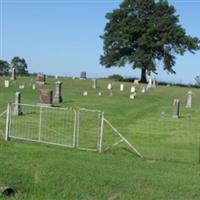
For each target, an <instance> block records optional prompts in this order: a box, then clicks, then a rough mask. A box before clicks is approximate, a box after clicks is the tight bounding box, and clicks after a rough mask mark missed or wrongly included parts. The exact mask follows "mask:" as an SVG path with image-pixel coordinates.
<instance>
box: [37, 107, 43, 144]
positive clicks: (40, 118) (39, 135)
mask: <svg viewBox="0 0 200 200" xmlns="http://www.w3.org/2000/svg"><path fill="white" fill-rule="evenodd" d="M41 128H42V106H40V116H39V132H38V141H39V142H40V141H41Z"/></svg>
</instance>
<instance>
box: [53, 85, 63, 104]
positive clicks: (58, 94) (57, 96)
mask: <svg viewBox="0 0 200 200" xmlns="http://www.w3.org/2000/svg"><path fill="white" fill-rule="evenodd" d="M61 91H62V82H60V81H56V87H55V94H54V97H53V103H61V102H62V101H63V99H62V95H61Z"/></svg>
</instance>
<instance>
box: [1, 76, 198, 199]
mask: <svg viewBox="0 0 200 200" xmlns="http://www.w3.org/2000/svg"><path fill="white" fill-rule="evenodd" d="M4 79H5V78H1V79H0V82H1V83H0V113H1V112H3V111H4V110H5V108H6V104H7V103H8V102H13V99H14V92H15V91H18V90H19V89H18V85H19V84H23V83H26V84H27V87H26V88H25V89H24V90H21V92H22V102H23V103H30V104H36V103H37V99H38V91H33V90H32V89H31V85H29V84H30V83H31V82H34V80H33V79H32V78H19V79H18V80H17V81H16V83H12V85H11V87H10V88H4V87H3V86H2V85H3V80H4ZM54 81H55V80H54V79H53V78H51V79H50V78H49V79H48V84H47V85H46V86H45V87H46V88H49V89H53V88H54ZM62 81H63V99H64V102H63V103H62V104H60V105H58V106H61V107H71V106H72V107H86V108H90V109H98V110H102V111H104V112H105V116H106V118H107V119H109V121H111V122H112V123H113V125H114V126H115V127H116V128H117V129H118V130H119V131H120V132H122V133H123V134H124V135H125V136H126V137H127V138H128V139H129V141H131V142H132V143H134V144H135V145H136V146H137V147H138V148H139V150H140V151H141V152H142V153H143V154H144V156H145V159H140V158H138V157H137V156H135V155H134V154H132V153H130V152H128V151H127V149H124V148H125V146H121V148H120V146H119V147H115V148H114V149H113V150H111V151H108V152H105V153H103V154H101V155H99V154H97V153H91V152H83V151H78V150H75V149H66V148H63V147H56V146H51V145H42V144H35V143H29V142H22V141H14V140H12V141H10V142H7V143H6V142H4V141H3V140H0V186H1V185H4V184H8V185H12V186H14V187H16V188H17V190H18V193H17V195H16V196H15V197H14V198H13V199H14V200H17V199H18V200H62V199H63V200H64V199H70V200H79V199H80V200H81V199H83V200H86V199H88V200H93V199H94V200H96V199H99V200H104V199H105V200H106V199H108V200H117V199H120V200H121V199H122V200H129V199H130V200H132V199H148V200H151V199H152V200H153V199H159V200H160V199H170V200H171V199H174V200H179V199H181V200H183V199H186V200H187V199H199V196H200V190H199V182H200V176H199V175H200V174H199V170H200V169H199V165H197V164H195V162H196V161H197V157H198V140H197V138H198V133H199V132H198V131H199V127H198V126H199V123H198V121H199V120H198V118H199V111H200V107H199V105H200V104H199V98H200V92H199V90H198V89H192V90H193V92H194V101H193V108H192V109H190V110H188V109H186V108H185V103H186V93H187V91H188V90H189V88H179V87H166V86H162V87H158V88H156V89H153V90H152V91H151V92H148V93H146V94H141V93H140V89H141V88H140V87H141V86H137V91H138V92H137V98H136V99H135V100H134V101H131V100H130V99H129V91H130V86H131V84H130V83H125V92H123V93H121V92H120V91H119V84H120V83H118V82H114V89H113V97H109V94H108V91H107V89H106V88H107V87H106V86H107V83H108V82H109V81H110V80H99V81H98V85H99V87H98V89H97V90H94V89H92V88H91V80H86V81H80V80H71V79H62ZM84 90H87V91H88V93H89V96H88V97H83V96H82V92H83V91H84ZM98 91H101V92H102V93H103V95H102V96H101V97H99V96H98V95H97V92H98ZM174 98H180V100H181V105H182V107H181V118H180V119H179V120H178V121H175V122H174V120H172V119H171V109H172V101H173V99H174ZM163 111H164V112H166V113H167V114H166V118H165V119H162V118H161V117H160V113H161V112H163ZM187 113H190V114H191V116H192V119H191V120H190V121H187V120H186V119H185V115H186V114H187ZM1 125H3V122H2V123H1ZM0 128H1V127H0ZM57 128H59V127H57ZM1 129H2V128H1ZM105 131H106V132H107V131H108V129H107V127H106V129H105ZM105 137H107V135H105ZM106 141H107V142H108V141H109V142H111V141H110V140H109V139H108V140H106ZM122 147H123V148H122ZM167 160H168V161H167ZM0 199H3V197H0Z"/></svg>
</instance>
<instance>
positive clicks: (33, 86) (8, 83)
mask: <svg viewBox="0 0 200 200" xmlns="http://www.w3.org/2000/svg"><path fill="white" fill-rule="evenodd" d="M30 86H32V89H33V90H35V89H36V84H34V83H33V84H30V83H29V84H20V85H19V89H24V88H25V87H30ZM4 87H5V88H9V87H10V81H9V80H4Z"/></svg>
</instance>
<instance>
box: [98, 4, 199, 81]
mask: <svg viewBox="0 0 200 200" xmlns="http://www.w3.org/2000/svg"><path fill="white" fill-rule="evenodd" d="M106 18H107V20H108V21H107V24H106V26H105V29H104V34H103V35H102V36H101V38H102V39H103V42H104V46H103V50H104V53H103V55H101V58H100V63H101V64H102V65H103V66H105V67H106V68H110V67H123V66H125V65H126V64H131V66H132V68H133V69H136V68H139V69H141V72H142V73H141V82H146V72H149V73H150V72H154V73H156V71H157V65H156V61H162V63H163V69H164V70H166V71H167V72H169V73H175V71H174V69H173V66H174V65H175V59H176V57H175V55H177V54H180V55H183V54H184V53H185V52H186V51H189V52H191V53H194V52H195V51H196V50H199V49H200V40H199V39H198V38H197V37H191V36H190V35H187V34H186V31H185V29H184V28H182V27H181V25H180V23H179V16H178V15H176V10H175V8H174V7H173V6H171V5H169V4H168V2H167V0H158V1H155V0H124V1H123V2H122V3H121V4H120V6H119V8H118V9H115V10H113V11H112V12H109V13H107V15H106Z"/></svg>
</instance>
